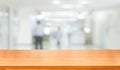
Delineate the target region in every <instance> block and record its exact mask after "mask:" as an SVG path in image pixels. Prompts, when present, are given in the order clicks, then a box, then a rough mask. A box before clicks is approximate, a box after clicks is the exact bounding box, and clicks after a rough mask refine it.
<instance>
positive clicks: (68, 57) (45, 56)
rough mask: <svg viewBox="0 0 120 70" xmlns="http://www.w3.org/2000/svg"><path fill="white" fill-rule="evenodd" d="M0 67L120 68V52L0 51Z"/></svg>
mask: <svg viewBox="0 0 120 70" xmlns="http://www.w3.org/2000/svg"><path fill="white" fill-rule="evenodd" d="M0 66H120V51H98V50H96V51H47V50H46V51H18V50H16V51H0Z"/></svg>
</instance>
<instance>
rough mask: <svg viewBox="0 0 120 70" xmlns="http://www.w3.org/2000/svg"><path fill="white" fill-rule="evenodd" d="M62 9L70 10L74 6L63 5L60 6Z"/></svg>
mask: <svg viewBox="0 0 120 70" xmlns="http://www.w3.org/2000/svg"><path fill="white" fill-rule="evenodd" d="M62 8H65V9H70V8H74V6H73V5H72V4H65V5H62Z"/></svg>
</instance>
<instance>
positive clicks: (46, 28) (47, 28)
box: [44, 27, 50, 35]
mask: <svg viewBox="0 0 120 70" xmlns="http://www.w3.org/2000/svg"><path fill="white" fill-rule="evenodd" d="M44 33H45V34H46V35H49V34H50V28H49V27H45V28H44Z"/></svg>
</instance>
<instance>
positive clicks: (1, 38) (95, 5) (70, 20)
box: [0, 0, 120, 50]
mask: <svg viewBox="0 0 120 70" xmlns="http://www.w3.org/2000/svg"><path fill="white" fill-rule="evenodd" d="M119 12H120V0H0V50H119V49H120V37H119V36H120V13H119Z"/></svg>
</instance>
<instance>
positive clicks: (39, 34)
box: [34, 21, 44, 50]
mask: <svg viewBox="0 0 120 70" xmlns="http://www.w3.org/2000/svg"><path fill="white" fill-rule="evenodd" d="M34 31H35V32H34V33H35V34H34V38H35V49H41V50H42V49H43V36H44V27H43V24H42V23H41V22H40V21H37V25H36V27H35V30H34ZM39 45H40V47H39Z"/></svg>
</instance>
